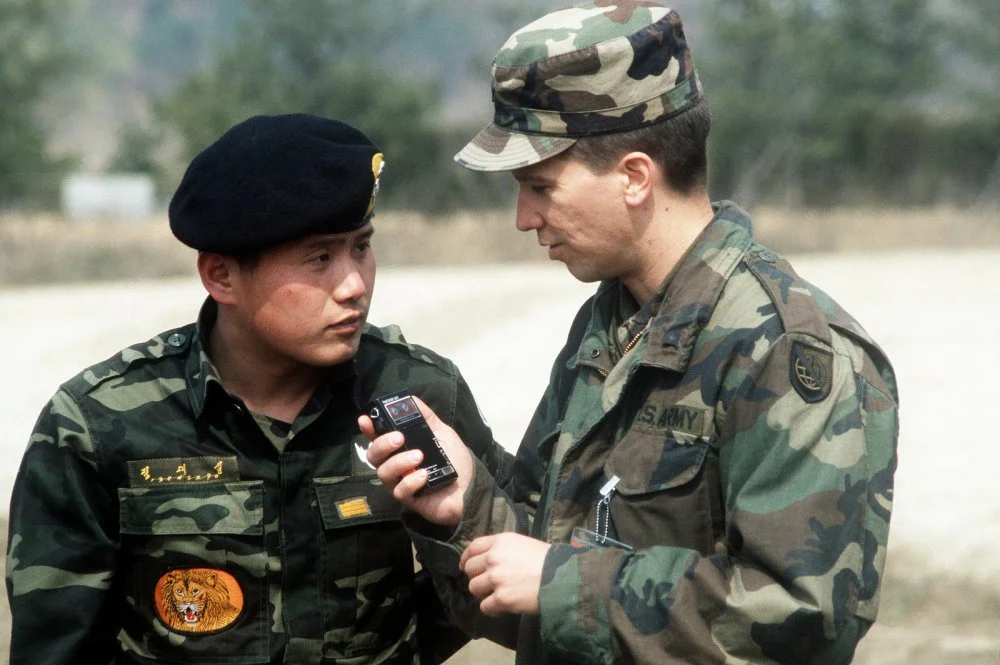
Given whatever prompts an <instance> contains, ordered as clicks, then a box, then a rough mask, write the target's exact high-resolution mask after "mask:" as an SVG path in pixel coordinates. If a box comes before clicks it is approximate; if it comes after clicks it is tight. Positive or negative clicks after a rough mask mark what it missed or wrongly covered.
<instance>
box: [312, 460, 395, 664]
mask: <svg viewBox="0 0 1000 665" xmlns="http://www.w3.org/2000/svg"><path fill="white" fill-rule="evenodd" d="M313 489H314V491H315V493H316V502H317V505H318V507H319V514H320V519H321V526H322V530H323V533H322V535H321V537H320V547H321V552H320V567H321V569H320V585H321V589H320V592H321V593H320V595H321V603H320V604H321V607H320V609H321V611H322V612H323V625H324V635H325V637H324V645H323V650H324V657H325V658H329V659H340V658H349V657H352V656H360V655H363V654H372V653H375V652H379V651H382V650H385V649H388V648H390V647H392V646H393V645H395V644H396V643H398V642H399V641H400V640H403V639H405V636H406V635H407V633H410V632H412V631H410V628H411V627H412V626H411V624H412V622H413V616H414V611H413V609H414V608H413V575H414V566H413V548H412V545H411V543H410V539H409V537H408V536H407V534H406V530H405V529H404V528H403V523H402V521H401V519H400V514H401V510H402V509H401V507H400V504H399V503H398V502H397V501H396V500H395V499H394V498H393V496H392V494H391V493H390V492H389V490H388V489H387V488H386V487H385V486H384V485H383V484H382V483H381V482H380V481H379V480H378V478H376V477H375V476H374V475H372V476H360V477H359V476H346V477H336V476H335V477H326V478H315V479H314V480H313Z"/></svg>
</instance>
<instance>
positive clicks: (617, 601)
mask: <svg viewBox="0 0 1000 665" xmlns="http://www.w3.org/2000/svg"><path fill="white" fill-rule="evenodd" d="M797 341H799V340H796V339H793V337H792V336H789V335H784V336H783V337H781V338H779V339H778V340H777V341H776V342H775V343H774V345H773V346H772V347H771V348H770V350H769V351H768V353H767V355H766V356H765V357H763V358H761V359H760V361H759V363H757V364H756V366H755V369H754V370H753V371H750V372H748V371H747V368H745V367H744V368H730V370H729V371H728V372H727V377H726V384H727V385H726V389H725V390H724V392H727V393H728V395H729V396H724V397H723V401H724V402H725V403H724V404H720V414H719V426H720V437H719V443H718V453H719V459H720V464H721V469H722V489H723V494H724V498H725V509H726V531H725V551H723V552H720V553H717V554H714V555H709V556H702V555H699V554H698V553H697V552H695V551H692V550H686V549H679V548H672V547H653V548H650V549H647V550H641V551H637V552H633V553H626V552H624V551H621V550H613V549H606V550H585V549H580V548H574V547H571V546H569V545H556V546H554V547H553V548H552V550H551V551H550V553H549V555H548V557H547V559H546V564H545V570H544V571H543V586H542V590H541V593H540V596H539V600H540V606H541V639H542V642H543V643H544V644H545V646H546V648H547V649H550V650H552V651H553V652H556V653H558V654H560V655H562V656H564V657H565V658H566V661H567V662H578V663H611V662H615V663H632V662H662V663H668V662H669V663H681V662H684V663H688V662H713V663H715V662H718V663H722V662H741V663H755V664H763V663H795V664H797V665H798V664H804V663H830V664H833V663H845V664H846V663H850V662H851V660H852V657H853V654H854V650H855V647H856V644H857V641H858V640H859V639H860V638H861V636H863V635H864V633H865V632H866V631H867V629H868V628H869V626H870V625H871V622H872V621H873V620H874V618H875V613H876V610H877V605H878V588H879V581H880V578H881V575H882V570H883V565H884V558H885V549H886V542H887V536H888V523H889V513H890V509H891V502H892V477H893V472H894V470H895V466H896V454H895V447H896V439H897V435H898V428H897V423H898V421H897V399H896V396H895V393H894V391H895V387H894V384H888V385H887V383H886V382H885V381H883V375H882V374H880V372H879V371H877V370H876V369H875V368H873V361H872V358H871V357H870V356H867V355H866V354H865V353H864V352H863V351H862V350H861V349H860V348H859V347H858V346H856V345H854V344H853V343H851V342H849V341H848V340H846V339H845V338H844V337H842V336H840V335H838V334H834V337H833V348H832V349H824V350H823V351H824V352H825V353H829V354H830V355H829V360H830V365H829V366H830V368H831V370H832V380H831V384H830V386H829V391H828V393H827V394H825V395H815V396H811V397H822V398H821V399H811V400H810V401H806V400H805V399H803V397H802V396H801V395H800V394H798V393H797V392H796V391H795V390H793V389H792V387H791V380H790V379H789V376H790V371H792V370H793V368H794V363H793V361H792V358H794V355H793V353H794V346H795V344H796V343H797ZM810 343H811V344H815V342H813V341H810ZM887 371H888V373H889V374H891V370H887ZM762 403H765V404H768V405H769V406H765V407H762V406H761V404H762Z"/></svg>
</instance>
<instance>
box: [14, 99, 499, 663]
mask: <svg viewBox="0 0 1000 665" xmlns="http://www.w3.org/2000/svg"><path fill="white" fill-rule="evenodd" d="M383 165H384V161H383V156H382V153H381V152H379V150H378V148H377V147H376V146H375V145H374V144H373V143H372V142H371V140H370V139H369V138H368V137H367V136H365V135H364V134H363V133H361V132H360V131H358V130H357V129H355V128H353V127H350V126H348V125H345V124H344V123H341V122H339V121H336V120H333V119H329V118H322V117H319V116H314V115H309V114H287V115H280V116H254V117H252V118H249V119H247V120H245V121H243V122H241V123H239V124H237V125H235V126H234V127H232V128H231V129H230V130H228V131H227V132H226V133H224V134H223V135H222V136H221V137H220V138H219V139H218V140H217V141H215V142H214V143H213V144H212V145H210V146H209V147H207V148H206V149H205V150H203V151H202V152H201V153H199V155H198V156H197V157H195V159H194V160H193V161H192V163H191V164H190V165H189V167H188V169H187V171H186V172H185V174H184V177H183V179H182V180H181V183H180V185H179V187H178V189H177V191H176V192H175V194H174V197H173V199H172V200H171V204H170V209H169V219H170V226H171V230H172V231H173V232H174V235H176V236H177V237H178V239H179V240H181V241H182V242H184V243H185V244H187V245H189V246H191V247H193V248H194V249H197V250H199V251H201V252H209V253H213V252H214V253H218V254H222V255H224V256H228V257H230V258H233V257H237V256H240V257H243V259H242V260H244V261H247V262H249V261H250V260H251V259H252V258H253V253H254V252H264V251H266V250H268V249H270V248H274V247H279V246H281V245H282V244H283V243H286V242H293V241H296V240H306V241H309V242H311V239H312V238H313V237H314V236H317V235H319V236H320V237H322V238H326V237H327V235H326V234H348V233H350V232H354V231H356V232H358V233H362V234H363V233H365V232H364V230H363V228H364V226H365V225H367V224H368V223H369V222H370V220H371V218H372V215H373V210H374V204H375V197H376V194H377V193H378V190H379V186H380V175H381V173H382V167H383ZM350 237H352V238H353V237H355V236H350ZM357 237H359V238H367V237H368V236H367V235H360V236H357ZM351 242H352V243H357V244H358V245H359V246H364V249H362V250H358V252H359V255H360V256H362V257H363V258H364V259H365V260H372V261H373V260H374V257H373V256H370V255H369V254H368V252H369V251H370V248H369V247H368V246H367V242H364V243H361V242H358V241H357V240H352V241H351ZM324 247H325V245H324ZM348 249H349V250H350V251H351V255H350V256H351V260H352V261H353V260H355V255H354V252H355V250H356V249H357V248H356V247H354V246H352V247H350V248H348ZM279 251H280V250H279ZM309 251H310V252H311V254H316V255H317V256H318V260H317V261H315V262H314V261H311V260H310V261H305V262H303V261H302V259H301V257H299V258H298V259H297V261H298V262H299V264H303V263H305V264H307V265H308V267H309V269H310V270H313V271H314V272H316V269H315V268H314V267H313V263H319V264H320V265H321V266H324V269H325V268H326V267H327V266H328V264H336V263H337V262H338V261H340V259H338V258H336V257H333V256H331V254H332V252H330V251H329V250H323V251H324V252H325V254H323V253H318V252H317V251H316V250H309ZM345 251H347V250H345ZM296 256H299V255H296ZM208 259H209V260H210V259H211V257H208ZM234 261H235V259H234ZM372 268H374V266H372ZM265 269H266V268H261V270H265ZM338 269H339V270H341V272H339V273H332V274H328V273H323V275H324V278H325V281H319V280H317V281H316V282H315V283H313V284H310V286H312V288H313V291H314V292H320V295H321V297H323V296H326V300H324V301H323V307H324V311H326V310H331V309H335V308H340V309H341V310H343V311H345V312H354V316H355V317H359V316H361V311H360V310H362V309H363V310H364V311H365V312H367V304H368V303H367V302H364V301H363V299H362V295H356V296H353V297H352V295H351V294H348V295H341V296H337V297H338V298H340V300H338V301H337V302H335V303H331V299H333V298H334V295H333V294H331V293H325V292H321V291H320V290H321V289H326V290H327V291H329V290H330V289H333V290H334V291H335V290H336V289H337V288H338V287H339V286H340V285H341V284H343V283H344V281H345V279H348V278H353V279H355V280H356V281H357V280H363V279H364V278H361V277H357V275H354V276H353V277H352V275H351V274H350V273H349V272H348V271H349V270H350V269H351V266H350V264H347V267H341V268H338ZM255 270H257V268H249V267H247V268H244V267H242V265H241V272H240V279H241V280H243V282H244V283H245V282H251V281H254V280H255V279H256V278H257V276H258V275H257V274H256V273H255V272H254V271H255ZM199 274H200V275H201V276H202V277H203V279H204V278H205V275H204V274H203V273H202V272H201V268H200V270H199ZM301 274H302V273H301V272H297V273H295V276H296V277H299V275H301ZM344 274H346V275H347V278H345V277H343V275H344ZM372 276H374V270H372ZM265 284H266V282H265ZM331 284H332V285H333V286H332V287H331V286H330V285H331ZM349 286H350V285H349ZM210 293H211V291H210ZM356 293H357V294H362V290H360V289H357V290H356ZM366 293H367V292H366ZM300 301H301V299H299V301H296V302H300ZM246 303H247V299H245V298H244V299H243V300H241V301H239V302H237V303H236V304H235V305H232V306H233V307H236V308H240V307H242V308H243V309H242V310H239V311H235V312H234V311H227V310H223V309H222V308H221V307H220V306H219V305H218V304H217V303H216V301H215V300H214V299H213V298H212V297H211V296H210V297H209V299H207V300H206V302H205V304H204V306H203V307H202V310H201V314H200V316H199V318H198V321H197V323H195V324H190V325H187V326H184V327H182V328H177V329H174V330H169V331H167V332H164V333H162V334H160V335H158V336H156V337H154V338H153V339H151V340H149V341H147V342H144V343H142V344H137V345H135V346H132V347H129V348H127V349H125V350H124V351H122V352H121V353H119V354H117V355H115V356H113V357H111V358H109V359H108V360H106V361H104V362H102V363H99V364H97V365H94V366H92V367H90V368H88V369H85V370H84V371H82V372H81V373H79V374H78V375H77V376H75V377H73V378H71V379H70V380H69V381H67V382H66V383H64V384H63V385H62V386H61V387H60V388H59V389H58V390H57V391H56V393H55V395H54V396H53V397H52V399H51V400H50V402H49V403H48V404H47V405H46V406H45V408H44V409H43V410H42V413H41V415H40V416H39V419H38V421H37V423H36V426H35V430H34V432H33V434H32V435H31V439H30V441H29V443H28V446H27V449H26V450H25V453H24V458H23V460H22V463H21V468H20V470H19V473H18V476H17V480H16V482H15V485H14V488H13V494H12V500H11V509H10V538H9V543H8V553H7V594H8V598H9V599H10V607H11V615H12V623H13V634H12V640H11V660H10V662H11V665H42V664H44V665H78V664H79V663H84V662H86V663H96V664H100V665H107V664H110V663H120V664H124V663H154V662H156V663H159V662H169V663H213V664H225V663H233V664H252V663H283V664H284V665H313V664H318V663H345V664H350V665H365V664H368V663H372V664H374V663H391V664H395V665H403V664H405V665H427V664H428V663H437V662H440V661H441V660H443V659H444V658H446V657H448V656H449V655H450V654H451V653H452V652H453V651H454V650H456V649H457V648H459V647H460V646H461V645H462V644H464V643H465V642H466V641H467V640H468V638H467V637H466V636H465V635H464V634H462V633H461V632H460V631H458V630H457V629H456V628H455V627H454V625H452V624H449V623H447V622H446V621H445V620H444V614H443V611H442V607H441V605H440V602H439V601H438V600H437V597H436V595H435V593H434V589H433V585H432V584H431V582H430V579H429V578H428V577H427V574H426V573H424V572H420V573H416V574H415V573H414V558H413V547H412V544H411V543H410V540H409V538H408V536H407V533H406V530H405V528H404V527H403V524H402V522H401V520H400V508H399V504H398V503H397V502H396V501H395V500H394V499H393V497H392V495H391V494H390V492H389V490H388V489H387V488H386V487H385V486H384V485H382V483H381V482H380V481H379V480H378V478H377V477H376V475H375V470H374V469H373V468H372V467H371V466H370V465H369V464H368V461H367V457H366V456H365V450H366V448H367V445H368V440H367V439H366V438H365V437H364V436H363V435H362V434H361V432H360V430H359V428H358V423H357V418H358V416H359V415H360V413H361V410H362V407H363V406H364V405H366V404H367V402H368V401H369V400H370V399H372V398H373V397H376V396H379V395H382V394H384V393H388V392H394V391H397V390H400V389H403V388H406V389H408V390H410V391H411V392H412V393H413V394H414V395H416V396H418V397H420V398H422V399H423V400H425V401H426V402H427V403H428V404H431V405H432V406H433V407H434V408H435V409H436V410H437V411H438V412H439V413H442V414H444V417H445V419H446V420H449V421H450V422H451V423H452V425H453V426H454V427H455V428H456V429H457V430H458V431H460V432H462V435H463V437H465V440H466V441H468V442H470V445H471V447H472V449H473V450H474V451H475V453H476V454H477V455H481V456H482V459H481V461H482V463H483V464H484V465H485V466H486V468H488V469H489V471H490V473H495V474H496V476H497V478H498V479H500V481H501V482H502V481H504V479H506V478H507V475H508V474H509V470H510V457H509V455H508V454H507V453H505V452H504V451H503V449H502V448H500V447H499V446H498V445H496V444H495V443H494V442H493V437H492V434H491V432H490V429H489V427H488V426H487V425H486V424H485V423H484V422H483V420H482V417H481V415H480V412H479V409H478V407H477V406H476V404H475V402H474V401H473V398H472V395H471V393H470V391H469V388H468V386H467V385H466V383H465V381H464V379H463V378H462V376H461V375H460V374H459V372H458V369H457V368H456V367H455V366H454V365H453V364H452V363H451V362H450V361H448V360H447V359H445V358H442V357H441V356H439V355H437V354H435V353H433V352H431V351H429V350H427V349H424V348H421V347H418V346H413V345H410V344H408V343H407V342H406V341H405V340H404V339H403V337H402V335H401V333H400V331H399V329H398V328H395V327H392V326H390V327H388V328H376V327H373V326H370V325H366V326H365V327H364V328H363V329H361V330H359V331H358V333H359V337H360V340H359V341H356V340H353V339H352V340H351V341H352V344H353V343H357V344H358V345H359V346H358V351H357V354H356V355H354V356H353V357H352V358H348V357H345V356H342V355H341V356H337V357H338V358H340V361H339V362H338V363H337V364H335V365H332V366H329V367H327V368H325V369H323V370H321V372H322V376H321V378H320V379H318V380H317V385H316V387H315V389H314V390H313V392H312V394H311V396H310V398H309V400H308V402H307V403H306V404H305V406H304V407H303V408H301V409H300V410H299V412H298V414H297V415H296V416H295V417H294V420H293V421H292V422H290V423H286V422H282V421H278V420H275V419H272V418H269V417H268V416H266V415H262V414H260V413H255V412H251V411H250V410H249V409H248V407H247V404H246V403H245V402H244V401H243V400H242V399H240V397H239V396H238V395H237V394H235V393H234V392H233V391H232V390H229V389H228V388H227V386H226V385H225V384H224V382H223V380H222V379H221V378H220V375H219V372H218V370H217V367H218V366H219V365H218V364H213V361H212V359H211V358H210V357H209V351H208V350H209V349H210V348H213V347H211V346H210V341H211V340H212V335H213V331H215V332H216V333H217V334H218V336H219V342H218V349H217V350H218V352H219V353H220V355H221V356H222V357H223V358H224V357H225V349H229V350H230V352H231V353H240V352H243V353H247V354H250V355H249V360H248V362H247V364H248V366H250V367H251V369H250V372H251V374H250V378H249V379H248V380H250V381H253V380H255V378H256V377H255V376H254V375H253V374H252V371H253V369H254V367H253V366H254V364H255V363H257V362H261V356H263V357H264V358H265V359H270V358H271V357H272V356H273V355H274V354H273V353H271V356H268V353H266V352H264V353H261V352H257V351H256V349H257V346H254V345H253V344H245V345H243V346H240V345H239V344H235V345H232V346H229V347H223V346H222V345H224V344H227V343H228V341H227V339H226V338H225V336H224V333H223V331H222V328H223V327H224V324H225V323H226V322H227V320H226V319H224V318H223V316H224V315H227V314H228V315H230V318H229V319H228V322H229V324H230V327H231V328H232V327H234V326H236V325H237V324H234V323H233V320H234V319H237V318H238V317H240V316H246V310H247V309H249V307H251V306H252V305H247V304H246ZM285 311H288V310H285ZM309 312H310V315H311V316H314V317H315V318H316V319H317V320H318V323H317V325H318V326H323V325H326V323H327V320H328V319H327V318H324V317H323V316H322V314H317V313H316V311H315V308H313V309H310V310H309ZM292 313H293V314H294V313H297V312H294V311H293V312H292ZM354 320H357V321H360V320H361V319H360V318H355V319H354ZM241 330H245V328H244V329H241ZM249 335H250V336H251V337H253V336H254V335H257V336H258V337H254V339H255V340H256V339H259V335H260V333H259V329H257V328H255V329H253V330H252V331H251V332H250V333H249ZM230 339H231V337H230ZM324 339H326V338H325V337H324ZM307 341H308V340H307ZM265 343H266V342H265ZM263 345H264V344H263V343H261V344H258V346H263ZM272 348H273V345H272ZM350 348H354V347H353V346H351V347H350ZM287 358H288V355H287V354H286V356H285V359H286V360H287ZM292 360H293V361H294V362H300V361H297V360H295V359H294V358H292ZM216 361H217V362H219V358H216ZM219 364H221V363H219ZM285 364H286V365H289V364H291V363H288V362H286V363H285ZM300 364H302V363H301V362H300ZM316 369H317V368H315V367H311V366H305V370H306V371H307V372H308V375H309V377H310V378H312V377H315V376H316Z"/></svg>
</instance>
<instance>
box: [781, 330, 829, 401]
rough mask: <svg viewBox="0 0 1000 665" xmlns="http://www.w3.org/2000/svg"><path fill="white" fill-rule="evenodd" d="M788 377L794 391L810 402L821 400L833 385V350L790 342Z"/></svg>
mask: <svg viewBox="0 0 1000 665" xmlns="http://www.w3.org/2000/svg"><path fill="white" fill-rule="evenodd" d="M791 356H792V357H791V359H790V362H789V364H788V365H789V370H788V371H789V374H790V377H789V379H790V380H791V383H792V386H793V387H794V388H795V392H797V393H798V394H799V396H800V397H801V398H802V399H804V400H805V401H806V402H809V403H810V404H812V403H815V402H821V401H823V400H824V399H826V397H827V395H829V394H830V389H831V387H832V385H833V352H832V351H825V350H823V349H817V348H816V347H813V346H808V345H806V344H803V343H802V342H792V351H791Z"/></svg>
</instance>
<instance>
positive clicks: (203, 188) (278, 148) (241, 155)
mask: <svg viewBox="0 0 1000 665" xmlns="http://www.w3.org/2000/svg"><path fill="white" fill-rule="evenodd" d="M382 165H383V160H382V153H381V152H379V149H378V148H377V147H376V146H375V144H374V143H373V142H372V140H371V139H370V138H368V136H366V135H365V134H364V133H362V132H361V131H359V130H357V129H355V128H354V127H351V126H350V125H347V124H345V123H343V122H340V121H338V120H333V119H330V118H324V117H321V116H317V115H311V114H308V113H290V114H285V115H258V116H253V117H251V118H248V119H247V120H244V121H243V122H241V123H239V124H237V125H235V126H234V127H232V128H230V129H229V130H227V131H226V132H225V133H224V134H222V136H220V137H219V138H218V139H217V140H216V141H215V142H214V143H212V144H211V145H209V146H208V147H207V148H205V149H204V150H203V151H201V152H200V153H199V154H198V155H197V156H196V157H195V158H194V159H193V160H192V161H191V164H190V165H189V166H188V168H187V171H186V172H185V173H184V177H183V178H182V179H181V183H180V185H179V186H178V187H177V191H176V192H175V193H174V196H173V198H172V199H171V201H170V207H169V219H170V230H171V231H173V233H174V235H175V236H177V238H178V239H179V240H180V241H181V242H183V243H184V244H186V245H188V246H189V247H193V248H195V249H198V250H201V251H208V252H218V253H222V254H236V253H240V252H246V251H255V250H260V249H265V248H267V247H273V246H275V245H279V244H281V243H283V242H287V241H289V240H294V239H297V238H301V237H304V236H307V235H312V234H317V233H346V232H349V231H353V230H355V229H358V228H361V227H362V226H364V225H365V224H366V223H367V222H368V220H369V219H371V216H372V212H373V209H374V206H375V195H376V194H377V193H378V189H379V176H380V175H381V171H382Z"/></svg>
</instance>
